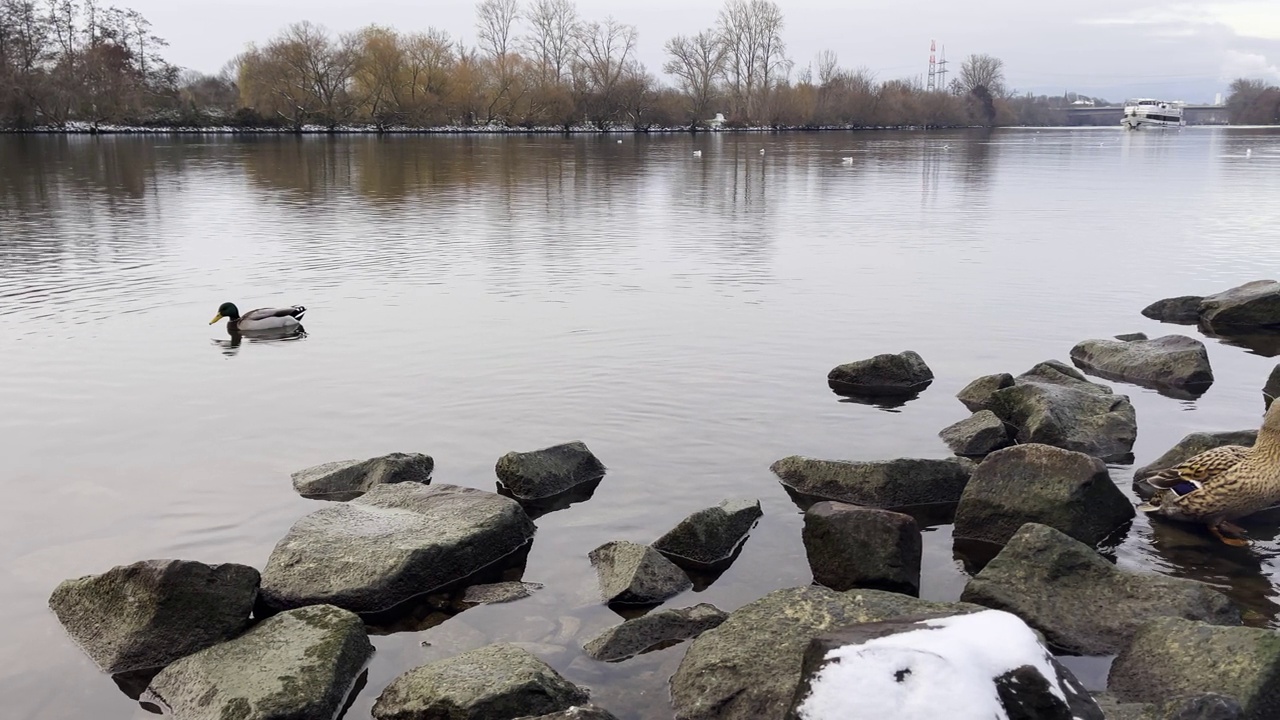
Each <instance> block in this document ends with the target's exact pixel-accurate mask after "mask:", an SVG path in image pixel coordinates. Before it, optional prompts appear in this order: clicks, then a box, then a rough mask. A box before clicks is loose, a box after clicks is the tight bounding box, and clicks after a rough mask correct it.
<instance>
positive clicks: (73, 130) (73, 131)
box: [0, 123, 996, 136]
mask: <svg viewBox="0 0 1280 720" xmlns="http://www.w3.org/2000/svg"><path fill="white" fill-rule="evenodd" d="M974 129H984V128H983V126H979V125H956V126H950V125H948V126H937V127H935V126H925V125H900V126H820V127H768V126H759V127H734V128H716V129H711V128H698V129H697V130H694V129H690V128H688V127H654V128H647V129H643V130H637V129H635V128H609V129H606V130H600V129H598V128H590V127H574V128H568V129H566V128H562V127H532V128H524V127H501V126H475V127H465V126H444V127H429V128H416V127H407V126H396V127H387V128H378V127H374V126H371V125H368V126H366V125H344V126H341V127H337V128H328V127H324V126H320V125H308V126H304V127H302V128H301V129H295V128H270V127H236V126H234V125H212V126H208V127H200V126H194V125H185V126H184V125H176V126H143V125H99V126H96V127H94V126H89V125H86V124H80V123H76V124H71V125H68V126H66V127H48V126H45V127H35V128H0V135H165V134H170V135H602V136H621V135H703V134H709V135H713V134H719V133H810V132H862V131H877V130H912V131H929V130H974ZM985 129H991V130H994V129H996V128H985Z"/></svg>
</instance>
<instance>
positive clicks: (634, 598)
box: [587, 540, 693, 605]
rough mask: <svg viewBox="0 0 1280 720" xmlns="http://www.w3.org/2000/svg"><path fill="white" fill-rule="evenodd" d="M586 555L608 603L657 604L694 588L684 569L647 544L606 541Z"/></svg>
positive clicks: (601, 592)
mask: <svg viewBox="0 0 1280 720" xmlns="http://www.w3.org/2000/svg"><path fill="white" fill-rule="evenodd" d="M587 556H588V558H590V560H591V564H592V565H593V566H594V567H595V569H596V578H597V579H598V580H599V582H600V595H601V597H602V598H603V600H604V601H605V602H607V603H620V604H624V605H656V604H658V603H660V602H662V601H663V600H666V599H667V598H669V597H671V596H673V595H676V594H679V593H681V592H684V591H685V590H688V589H689V588H691V587H693V581H692V580H690V579H689V576H688V575H686V574H685V572H684V571H683V570H681V569H680V568H679V567H677V566H676V565H675V563H673V562H671V561H670V560H668V559H666V558H665V557H663V555H662V553H659V552H658V551H657V550H654V549H653V548H651V547H649V546H648V545H640V544H637V543H633V542H626V541H622V540H619V541H614V542H607V543H605V544H603V545H601V546H600V547H598V548H596V549H595V550H592V551H591V552H590V553H588V554H587Z"/></svg>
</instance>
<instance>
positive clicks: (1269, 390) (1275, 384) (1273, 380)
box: [1262, 365, 1280, 412]
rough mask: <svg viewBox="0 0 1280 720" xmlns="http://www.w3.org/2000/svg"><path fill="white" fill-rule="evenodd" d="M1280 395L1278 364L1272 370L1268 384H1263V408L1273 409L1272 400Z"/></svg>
mask: <svg viewBox="0 0 1280 720" xmlns="http://www.w3.org/2000/svg"><path fill="white" fill-rule="evenodd" d="M1277 397H1280V365H1277V366H1276V367H1275V369H1274V370H1272V371H1271V376H1270V377H1268V378H1267V384H1266V385H1263V386H1262V409H1263V411H1264V412H1265V411H1267V410H1270V409H1271V401H1272V400H1275V399H1276V398H1277Z"/></svg>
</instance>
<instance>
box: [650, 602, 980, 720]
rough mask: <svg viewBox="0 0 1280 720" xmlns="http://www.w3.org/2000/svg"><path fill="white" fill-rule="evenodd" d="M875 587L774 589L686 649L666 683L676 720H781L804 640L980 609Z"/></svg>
mask: <svg viewBox="0 0 1280 720" xmlns="http://www.w3.org/2000/svg"><path fill="white" fill-rule="evenodd" d="M978 609H979V608H977V607H976V606H973V605H967V604H964V603H934V602H926V601H924V600H919V599H916V598H913V597H910V596H908V595H899V594H897V593H887V592H883V591H880V590H852V591H849V592H843V593H841V592H836V591H835V590H831V589H829V588H825V587H820V586H816V585H810V586H806V587H798V588H786V589H783V590H775V591H774V592H771V593H769V594H768V595H765V596H764V597H762V598H760V599H759V600H756V601H755V602H752V603H749V604H747V605H744V606H743V607H741V608H738V609H737V610H735V611H734V612H732V613H730V614H729V619H728V620H725V621H724V622H723V623H722V624H721V625H720V626H719V627H717V628H714V629H712V630H708V631H706V632H704V633H703V634H702V635H699V636H698V638H697V639H696V640H694V641H693V643H692V644H691V645H690V646H689V650H688V652H686V653H685V656H684V659H683V660H682V661H681V662H680V667H679V669H678V670H677V671H676V673H675V675H674V676H673V677H672V678H671V699H672V704H673V706H674V708H675V716H676V719H677V720H758V719H759V718H781V717H782V716H783V715H784V714H785V713H786V711H787V708H788V707H789V706H790V703H791V699H792V696H793V695H794V694H795V691H796V686H797V685H799V683H800V666H801V661H802V660H803V658H804V653H805V650H806V649H807V648H808V646H809V641H810V640H812V639H813V638H814V637H817V636H818V635H819V634H821V633H823V632H826V631H828V630H832V629H835V628H839V627H843V626H845V625H851V624H854V623H862V622H876V621H880V620H887V619H889V618H894V617H899V616H902V615H910V614H918V613H958V612H972V611H975V610H978Z"/></svg>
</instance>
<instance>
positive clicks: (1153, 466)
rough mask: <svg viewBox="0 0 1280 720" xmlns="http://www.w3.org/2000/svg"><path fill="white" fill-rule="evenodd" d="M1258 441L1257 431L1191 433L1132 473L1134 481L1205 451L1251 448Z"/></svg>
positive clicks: (1143, 478)
mask: <svg viewBox="0 0 1280 720" xmlns="http://www.w3.org/2000/svg"><path fill="white" fill-rule="evenodd" d="M1257 439H1258V431H1257V430H1227V431H1224V432H1193V433H1191V434H1190V435H1187V436H1186V437H1184V438H1182V439H1181V440H1179V441H1178V444H1177V445H1174V446H1173V447H1171V448H1169V449H1168V450H1167V451H1166V452H1165V454H1163V455H1161V456H1160V457H1158V458H1156V459H1155V460H1153V461H1152V462H1151V463H1150V464H1148V465H1143V466H1142V467H1140V468H1138V469H1137V470H1135V471H1134V473H1133V479H1134V480H1135V481H1140V480H1145V479H1147V478H1149V477H1151V476H1152V475H1155V474H1156V473H1158V472H1160V471H1161V470H1164V469H1166V468H1171V467H1173V466H1174V465H1178V464H1179V463H1181V462H1183V461H1184V460H1189V459H1191V458H1193V457H1195V456H1196V455H1199V454H1200V453H1202V452H1204V451H1205V450H1212V449H1214V448H1216V447H1222V446H1223V445H1244V446H1245V447H1253V443H1254V442H1255V441H1256V440H1257Z"/></svg>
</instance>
